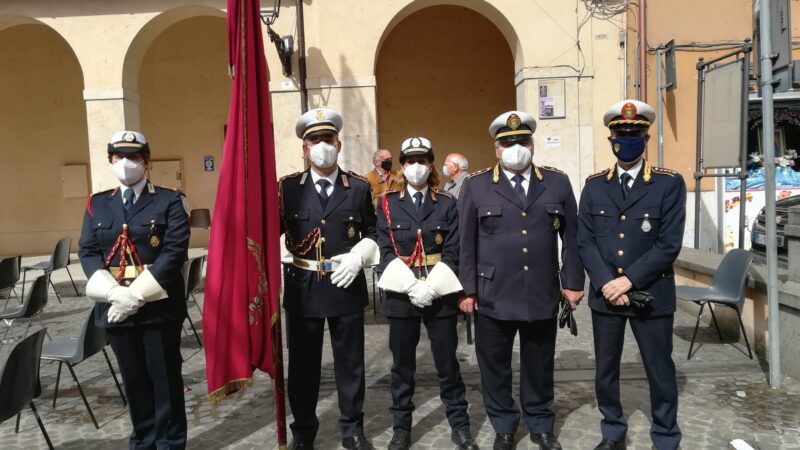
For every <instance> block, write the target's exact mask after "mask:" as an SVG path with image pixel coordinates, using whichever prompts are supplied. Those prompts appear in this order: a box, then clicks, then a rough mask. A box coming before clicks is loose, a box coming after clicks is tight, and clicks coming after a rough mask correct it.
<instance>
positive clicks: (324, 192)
mask: <svg viewBox="0 0 800 450" xmlns="http://www.w3.org/2000/svg"><path fill="white" fill-rule="evenodd" d="M317 184H318V185H319V202H320V203H322V207H323V208H324V207H326V206H328V198H329V197H328V186H330V185H331V182H330V181H328V180H326V179H325V178H322V179H319V180H317Z"/></svg>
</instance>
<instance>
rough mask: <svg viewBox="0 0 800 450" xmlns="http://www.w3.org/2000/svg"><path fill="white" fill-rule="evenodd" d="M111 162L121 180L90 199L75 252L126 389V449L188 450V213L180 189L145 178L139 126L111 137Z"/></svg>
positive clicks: (146, 147) (145, 162)
mask: <svg viewBox="0 0 800 450" xmlns="http://www.w3.org/2000/svg"><path fill="white" fill-rule="evenodd" d="M108 160H109V162H110V163H112V171H113V173H114V175H115V176H116V177H117V178H118V180H119V182H120V186H119V187H117V188H115V189H113V190H109V191H105V192H100V193H97V194H94V195H92V196H91V197H89V199H88V201H87V202H86V213H85V214H84V218H83V227H82V229H81V239H80V244H79V247H80V248H79V250H78V255H79V256H80V261H81V265H82V266H83V271H84V273H86V276H88V277H89V281H88V283H87V285H86V295H87V296H88V297H89V298H90V299H92V300H94V301H96V302H99V303H98V304H97V306H96V307H95V314H96V316H95V322H96V324H97V325H98V326H100V327H106V332H107V335H108V340H109V342H110V343H111V348H112V349H113V350H114V354H115V355H116V357H117V362H118V363H119V367H120V371H121V372H122V379H123V380H124V382H125V391H126V394H127V396H128V401H129V407H130V414H131V421H132V422H133V432H132V433H131V437H130V441H129V448H130V449H182V448H185V447H186V411H185V408H184V396H183V380H182V379H181V364H182V359H181V353H180V339H181V323H182V322H183V320H184V318H185V317H186V299H185V297H184V283H183V278H182V276H181V267H182V266H183V263H184V262H185V261H186V258H187V251H188V249H189V217H188V213H187V208H186V203H185V198H184V196H183V194H181V193H180V192H176V191H174V190H171V189H165V188H161V187H157V186H153V185H152V184H151V183H150V182H149V181H148V180H147V178H146V177H145V170H146V168H147V167H148V166H149V164H150V148H149V145H148V144H147V141H146V140H145V138H144V136H142V134H141V133H137V132H133V131H123V132H119V133H116V134H114V136H113V137H112V138H111V143H109V144H108Z"/></svg>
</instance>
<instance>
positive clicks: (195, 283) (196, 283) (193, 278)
mask: <svg viewBox="0 0 800 450" xmlns="http://www.w3.org/2000/svg"><path fill="white" fill-rule="evenodd" d="M205 259H206V258H205V256H198V257H197V258H192V265H191V266H189V279H188V280H186V296H187V297H188V296H189V294H190V293H192V292H195V291H197V289H198V288H200V283H202V281H203V263H204V262H205Z"/></svg>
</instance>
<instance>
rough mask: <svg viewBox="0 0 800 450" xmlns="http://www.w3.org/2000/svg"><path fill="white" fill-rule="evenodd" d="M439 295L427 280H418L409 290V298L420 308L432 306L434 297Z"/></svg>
mask: <svg viewBox="0 0 800 450" xmlns="http://www.w3.org/2000/svg"><path fill="white" fill-rule="evenodd" d="M436 297H438V296H437V295H436V291H434V290H433V288H431V286H430V285H429V284H428V283H426V282H425V281H421V280H417V282H416V283H415V284H414V286H413V287H412V288H411V289H410V290H409V292H408V298H409V299H410V300H411V303H412V304H414V306H416V307H418V308H424V307H426V306H431V304H432V303H433V299H435V298H436Z"/></svg>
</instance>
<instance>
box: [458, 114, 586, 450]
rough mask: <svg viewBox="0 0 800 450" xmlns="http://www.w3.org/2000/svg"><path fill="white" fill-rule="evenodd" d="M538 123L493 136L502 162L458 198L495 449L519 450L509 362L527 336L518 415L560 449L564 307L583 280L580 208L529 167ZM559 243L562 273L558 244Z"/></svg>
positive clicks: (466, 302) (515, 121)
mask: <svg viewBox="0 0 800 450" xmlns="http://www.w3.org/2000/svg"><path fill="white" fill-rule="evenodd" d="M535 129H536V121H535V120H534V119H533V117H531V116H530V115H529V114H527V113H525V112H521V111H509V112H507V113H505V114H502V115H500V116H499V117H498V118H497V119H495V120H494V122H492V124H491V126H490V127H489V134H490V135H491V136H492V138H494V139H495V153H496V155H497V159H498V160H499V163H498V164H497V165H496V166H494V168H493V169H486V170H484V171H482V172H477V173H476V174H473V175H472V177H471V178H470V179H469V180H467V181H466V182H465V183H464V187H463V188H462V190H461V196H460V198H459V211H460V212H459V214H460V220H459V229H460V230H461V252H460V265H459V279H460V280H461V284H462V285H463V287H464V293H465V295H466V296H465V297H464V298H462V299H460V304H459V308H461V310H462V311H464V312H465V313H467V314H471V313H472V312H473V311H475V310H477V317H476V319H475V330H476V338H475V349H476V351H477V356H478V365H479V367H480V370H481V384H482V390H483V400H484V404H485V406H486V412H487V413H488V415H489V419H490V420H491V422H492V426H493V427H494V430H495V432H496V433H497V435H496V437H495V441H494V448H496V449H511V448H513V445H514V432H515V431H516V430H517V426H518V425H519V420H520V410H519V409H518V408H517V406H516V405H515V404H514V400H513V398H512V395H511V390H512V379H511V377H512V370H511V355H512V349H513V346H514V338H515V336H516V334H517V333H519V336H520V349H521V352H520V406H521V409H522V418H523V420H524V421H525V424H526V425H527V427H528V430H529V431H530V433H531V435H530V438H531V441H533V442H534V443H537V444H538V445H539V447H540V448H542V449H560V448H561V445H560V444H559V442H558V440H557V439H556V437H555V435H553V423H554V419H555V418H554V415H553V412H552V411H551V410H550V406H551V405H552V403H553V397H554V393H553V366H554V358H555V341H556V314H557V312H558V305H559V301H560V299H561V298H562V296H563V297H565V298H567V299H568V300H569V302H570V304H571V306H572V307H573V308H574V307H575V306H576V305H577V304H578V303H579V302H580V300H581V298H582V297H583V283H584V277H585V275H584V272H583V267H582V266H581V264H580V259H579V257H578V247H577V243H576V236H575V233H576V230H577V205H576V202H575V196H574V195H573V193H572V187H571V185H570V182H569V179H568V178H567V176H566V174H564V173H563V172H561V171H559V170H556V169H552V168H548V167H538V166H535V165H532V164H531V158H532V153H533V136H532V135H533V132H534V131H535ZM559 238H560V239H561V243H562V251H561V266H560V267H559V254H558V239H559Z"/></svg>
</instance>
